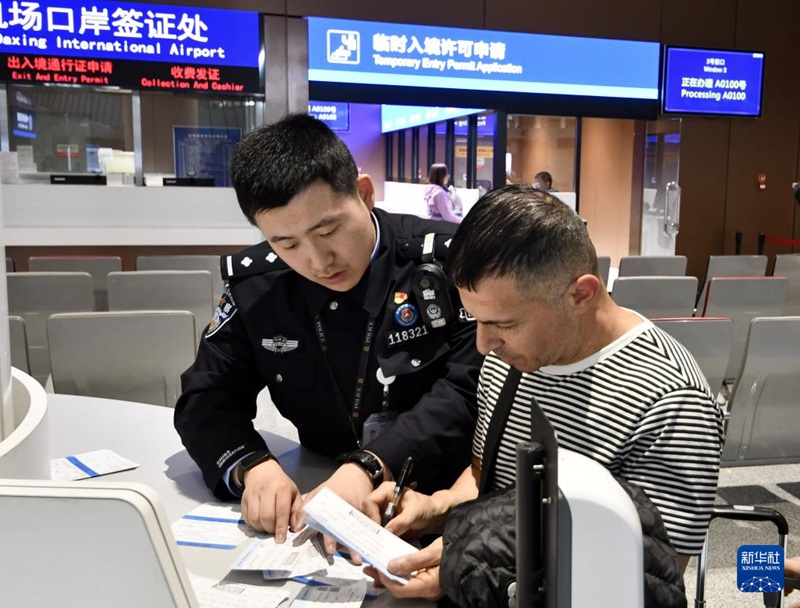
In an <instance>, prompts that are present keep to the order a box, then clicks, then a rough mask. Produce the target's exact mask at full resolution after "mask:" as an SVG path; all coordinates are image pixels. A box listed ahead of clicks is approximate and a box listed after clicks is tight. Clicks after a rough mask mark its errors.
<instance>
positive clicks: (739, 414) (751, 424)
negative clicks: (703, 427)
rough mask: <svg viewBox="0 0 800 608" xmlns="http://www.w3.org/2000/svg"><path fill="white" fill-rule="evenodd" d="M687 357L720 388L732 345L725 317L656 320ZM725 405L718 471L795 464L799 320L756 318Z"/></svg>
mask: <svg viewBox="0 0 800 608" xmlns="http://www.w3.org/2000/svg"><path fill="white" fill-rule="evenodd" d="M654 323H655V324H656V325H657V326H659V327H661V328H662V329H663V330H664V331H666V332H667V333H669V334H671V335H672V336H673V337H674V338H675V339H676V340H678V341H679V342H680V343H681V344H683V345H684V346H685V347H686V348H687V349H688V350H689V352H691V353H692V355H693V356H694V358H695V360H696V361H697V363H698V365H699V366H700V369H701V370H702V371H703V373H704V374H705V376H706V379H707V380H708V383H709V386H710V387H711V390H712V391H717V390H719V389H720V387H721V386H722V381H723V379H724V378H725V376H726V374H727V368H728V365H729V356H730V353H731V348H732V346H733V338H734V332H733V329H734V323H733V322H732V321H731V319H725V318H701V317H693V318H687V319H656V320H654ZM739 365H740V368H739V370H738V373H737V375H736V380H735V382H734V383H733V385H732V388H731V391H730V396H729V398H728V401H727V404H726V412H725V414H726V439H725V444H724V448H723V452H722V465H723V466H751V465H762V464H789V463H796V462H800V442H799V441H798V440H797V438H798V437H800V401H799V400H798V395H800V316H782V317H756V318H754V319H752V320H751V321H750V322H749V323H748V324H747V334H746V340H745V347H744V353H743V356H742V359H741V362H740V364H739Z"/></svg>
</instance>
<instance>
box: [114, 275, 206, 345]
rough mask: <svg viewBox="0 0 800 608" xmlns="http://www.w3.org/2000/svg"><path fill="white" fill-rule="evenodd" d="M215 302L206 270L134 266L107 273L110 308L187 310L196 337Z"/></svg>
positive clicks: (199, 333) (118, 309)
mask: <svg viewBox="0 0 800 608" xmlns="http://www.w3.org/2000/svg"><path fill="white" fill-rule="evenodd" d="M218 295H219V294H217V296H218ZM215 305H216V302H215V296H214V293H213V287H212V280H211V273H210V272H209V271H208V270H136V271H133V272H112V273H110V274H109V275H108V307H109V309H110V310H112V311H120V310H188V311H189V312H191V313H192V314H193V315H194V319H195V326H196V330H197V334H198V338H199V337H200V336H201V335H202V332H203V329H204V328H205V326H206V325H208V323H209V322H210V321H211V317H212V315H213V312H214V306H215Z"/></svg>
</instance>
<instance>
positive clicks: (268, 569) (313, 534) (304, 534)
mask: <svg viewBox="0 0 800 608" xmlns="http://www.w3.org/2000/svg"><path fill="white" fill-rule="evenodd" d="M318 536H319V534H318V533H317V531H316V530H314V529H313V528H308V527H306V528H304V529H303V530H301V531H300V532H291V531H289V532H288V534H287V536H286V540H285V541H284V542H282V543H280V544H278V543H276V542H275V537H274V536H269V537H267V538H257V539H255V540H253V541H252V542H251V543H250V546H249V547H247V548H246V549H245V551H244V553H242V555H241V556H240V557H239V559H238V560H236V562H235V563H234V564H233V566H232V569H233V570H261V571H262V572H263V576H264V578H265V579H269V580H273V579H284V578H292V577H295V576H305V575H308V574H312V573H314V572H320V571H324V570H325V569H326V568H327V567H328V565H330V564H331V563H333V560H332V559H331V558H328V557H327V556H326V555H325V553H324V552H323V550H322V548H321V547H320V546H319V542H318V540H317V538H318Z"/></svg>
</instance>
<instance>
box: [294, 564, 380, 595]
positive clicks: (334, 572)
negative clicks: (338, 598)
mask: <svg viewBox="0 0 800 608" xmlns="http://www.w3.org/2000/svg"><path fill="white" fill-rule="evenodd" d="M292 580H293V581H297V582H298V583H303V584H305V585H345V584H347V583H352V582H354V581H366V583H367V591H366V596H365V597H364V599H365V600H368V601H369V600H374V599H375V598H377V597H378V596H379V595H381V594H382V593H384V592H385V591H387V589H386V587H377V586H376V585H375V581H374V580H372V577H369V576H367V575H366V574H364V566H356V565H355V564H354V563H353V562H351V561H350V560H348V559H347V558H345V557H342V556H341V555H340V554H339V553H338V552H337V553H336V554H334V556H333V564H331V565H329V566H328V567H327V568H325V570H321V571H319V572H314V573H313V574H311V575H309V576H294V577H292Z"/></svg>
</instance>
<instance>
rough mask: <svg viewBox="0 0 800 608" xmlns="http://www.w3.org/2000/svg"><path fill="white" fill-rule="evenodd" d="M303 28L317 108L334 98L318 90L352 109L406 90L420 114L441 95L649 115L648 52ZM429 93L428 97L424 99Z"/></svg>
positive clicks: (517, 38)
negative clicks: (420, 106) (640, 110)
mask: <svg viewBox="0 0 800 608" xmlns="http://www.w3.org/2000/svg"><path fill="white" fill-rule="evenodd" d="M307 21H308V66H309V69H308V79H309V87H310V89H311V91H312V94H313V95H314V97H317V98H324V99H338V98H339V97H330V96H326V97H321V96H320V95H317V94H316V93H315V91H318V90H319V91H333V92H336V91H338V92H340V93H341V94H345V93H346V94H349V95H354V97H352V98H353V99H358V98H359V97H361V96H362V95H368V94H369V93H371V92H375V93H376V94H380V95H381V96H382V97H383V101H384V102H385V101H391V102H394V103H405V99H404V97H405V95H404V94H403V92H402V90H403V89H406V90H413V95H414V97H416V98H417V99H418V100H422V101H423V102H424V103H426V104H427V105H445V104H440V103H429V100H430V99H432V98H437V97H438V98H439V99H444V98H445V97H446V95H447V96H449V99H451V100H452V95H453V91H454V90H455V91H458V92H459V99H460V100H463V101H464V102H465V103H464V105H468V106H471V107H507V108H509V109H513V108H514V107H515V106H514V104H513V103H503V104H502V105H500V102H499V99H500V98H503V97H505V98H509V99H510V100H511V101H513V100H514V99H516V101H517V103H518V104H519V103H520V102H521V101H523V100H524V103H525V104H527V107H528V108H530V107H531V104H535V103H536V102H537V101H540V102H544V100H546V99H550V101H551V103H554V104H559V103H560V104H561V112H560V113H559V114H561V115H563V113H564V112H566V111H567V110H566V109H567V108H572V107H573V106H572V105H569V102H570V100H571V99H575V98H579V99H583V100H584V106H585V108H586V109H587V112H588V113H591V111H592V109H593V108H594V109H597V110H598V111H603V109H604V108H606V107H608V105H609V104H607V103H603V102H604V100H614V101H615V102H618V103H616V105H617V106H618V107H621V106H624V105H625V102H638V103H641V102H643V101H645V102H649V104H647V107H652V108H653V111H654V112H657V109H658V94H659V62H660V54H661V53H660V51H661V49H660V45H659V43H657V42H645V41H634V40H610V39H601V38H583V37H571V36H553V35H544V34H525V33H516V32H498V31H490V30H473V29H461V28H447V27H438V26H425V25H411V24H400V23H380V22H370V21H353V20H344V19H329V18H322V17H308V18H307ZM437 91H438V96H437V95H436V94H435V93H432V92H437ZM445 94H446V95H445ZM587 100H591V103H587ZM476 101H478V102H481V103H474V102H476ZM488 102H491V103H488ZM628 105H630V104H628ZM535 109H537V110H538V109H541V108H540V107H535ZM531 111H533V110H531Z"/></svg>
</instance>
